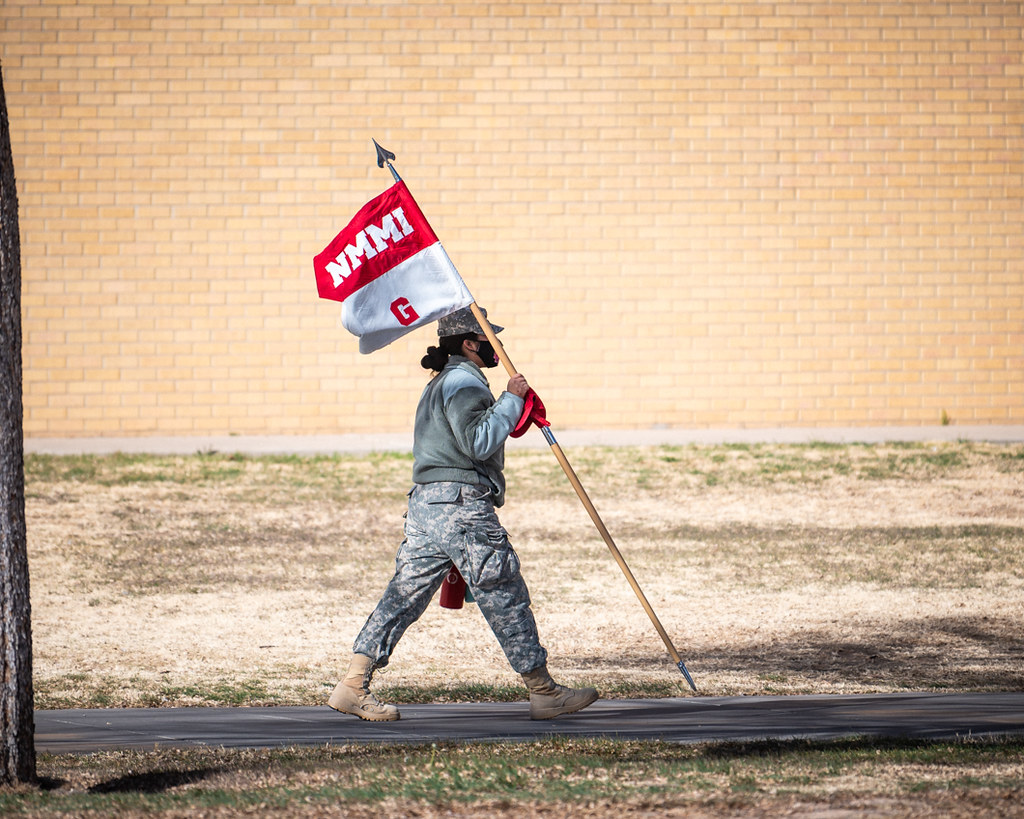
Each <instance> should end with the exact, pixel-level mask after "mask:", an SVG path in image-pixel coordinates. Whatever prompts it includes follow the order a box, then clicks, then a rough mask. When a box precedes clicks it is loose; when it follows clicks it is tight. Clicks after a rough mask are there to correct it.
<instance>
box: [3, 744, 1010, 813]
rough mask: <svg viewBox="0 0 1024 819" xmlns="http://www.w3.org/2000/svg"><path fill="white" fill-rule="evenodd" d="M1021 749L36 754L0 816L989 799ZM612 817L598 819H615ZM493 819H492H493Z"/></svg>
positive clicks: (451, 747)
mask: <svg viewBox="0 0 1024 819" xmlns="http://www.w3.org/2000/svg"><path fill="white" fill-rule="evenodd" d="M1022 753H1024V739H1022V738H1020V737H1012V738H993V739H972V740H962V741H944V742H921V741H910V740H891V739H873V738H851V739H844V740H839V741H833V742H811V741H790V742H782V741H766V742H749V743H722V744H698V745H676V744H669V743H661V742H640V741H616V740H605V739H568V738H564V737H555V738H551V739H546V740H543V741H539V742H529V743H510V744H509V743H506V744H480V743H471V744H463V743H431V744H423V745H419V746H413V747H409V746H389V745H367V746H343V747H320V748H282V749H271V750H224V749H212V748H189V749H166V750H158V751H151V752H139V751H119V752H104V753H97V754H89V755H77V756H76V755H59V756H56V755H42V756H41V757H40V759H39V773H40V777H41V783H40V786H39V787H35V788H30V787H23V788H20V789H16V790H11V789H8V790H6V791H0V813H2V814H3V815H5V816H7V815H11V816H16V815H29V814H30V815H34V816H59V815H67V814H83V813H88V812H95V813H100V814H109V813H119V814H121V813H126V814H129V815H130V814H160V813H175V814H179V815H180V814H181V813H184V812H200V811H205V810H217V811H218V812H225V813H226V814H227V815H239V814H242V813H247V812H252V811H255V810H263V811H265V810H268V809H271V810H275V811H279V812H287V811H289V810H298V809H300V808H301V809H303V810H310V809H312V810H332V811H334V812H335V813H337V814H343V813H344V812H345V810H347V809H352V808H356V807H357V806H358V807H360V808H363V809H369V810H372V809H374V808H375V807H377V808H379V809H382V810H383V809H387V810H390V811H394V810H395V809H396V807H398V806H408V807H409V808H410V809H414V808H415V806H421V807H426V806H430V807H431V808H432V809H434V810H438V809H440V808H443V807H444V806H451V807H452V808H453V809H458V806H463V807H465V806H472V805H481V806H497V807H499V808H501V807H502V806H504V807H506V808H510V807H511V806H513V805H524V804H533V805H563V806H565V807H566V808H567V809H570V810H571V809H572V806H582V805H589V806H594V805H598V804H600V805H603V806H605V807H606V808H609V809H614V808H615V807H616V806H618V807H623V806H638V805H647V806H655V805H661V806H667V805H673V806H677V807H680V808H684V807H687V806H691V807H696V806H704V807H707V806H709V805H719V806H724V805H727V804H728V805H732V806H735V805H736V801H735V800H736V799H737V798H739V799H740V800H741V803H742V804H747V805H761V806H763V807H770V806H771V805H772V804H773V803H774V802H775V800H777V799H778V798H779V795H780V794H785V795H798V796H799V797H800V799H801V801H803V802H811V803H813V802H818V801H820V802H823V803H827V802H828V800H829V799H830V798H831V797H832V796H834V794H835V792H836V791H837V790H840V789H842V790H844V791H846V792H849V793H851V794H853V795H855V796H857V797H858V798H864V797H870V796H874V795H880V794H886V795H892V794H895V795H897V796H900V797H904V798H910V799H913V798H918V799H921V798H924V799H927V798H928V797H929V796H931V795H934V794H936V793H939V794H942V795H948V794H949V793H951V792H953V793H955V792H957V791H960V790H969V791H970V792H971V793H972V796H973V797H974V799H975V800H976V801H977V799H978V795H979V794H981V796H982V798H983V797H984V794H985V792H986V791H992V798H993V800H994V801H998V800H999V799H1001V798H1003V794H1004V793H1005V792H1006V791H1007V789H1009V790H1010V791H1011V792H1012V790H1013V789H1019V788H1020V787H1021V784H1022V783H1021V765H1020V760H1021V755H1022ZM613 814H614V810H609V812H608V813H607V814H605V813H601V814H598V815H613ZM502 815H504V814H502Z"/></svg>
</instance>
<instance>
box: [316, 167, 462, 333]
mask: <svg viewBox="0 0 1024 819" xmlns="http://www.w3.org/2000/svg"><path fill="white" fill-rule="evenodd" d="M313 271H314V273H315V274H316V286H317V291H318V292H319V294H320V297H321V298H325V299H333V300H335V301H340V302H341V303H342V304H341V323H342V325H343V326H344V327H345V329H346V330H348V331H349V332H350V333H352V334H353V335H356V336H358V337H359V352H361V353H372V352H373V351H374V350H379V349H380V348H381V347H386V346H387V345H388V344H390V343H391V342H392V341H394V340H395V339H397V338H400V337H402V336H403V335H405V334H406V333H408V332H411V331H412V330H414V329H416V328H417V327H421V326H422V325H424V324H429V323H430V322H432V321H437V320H438V319H439V318H443V317H444V316H447V315H448V314H449V313H454V312H455V311H456V310H459V309H461V308H463V307H468V306H469V305H470V304H472V303H473V296H472V295H471V294H470V292H469V289H468V288H467V287H466V285H465V283H464V282H463V281H462V277H461V276H459V273H458V271H457V270H456V269H455V265H453V264H452V262H451V259H449V258H448V254H447V253H445V250H444V248H443V247H442V246H441V243H440V241H438V238H437V236H436V235H435V234H434V231H433V230H432V229H431V227H430V225H429V224H428V223H427V220H426V218H425V217H424V216H423V213H422V211H420V209H419V206H418V205H417V204H416V201H415V200H414V199H413V198H412V194H410V193H409V189H408V188H406V186H405V183H404V182H397V183H395V184H394V185H393V186H392V187H390V188H388V189H387V190H386V191H384V193H382V194H381V195H380V196H378V197H377V198H376V199H373V200H372V201H370V202H368V203H367V204H365V205H364V206H363V207H362V208H361V209H360V210H359V212H358V213H357V214H356V215H355V217H354V218H353V219H352V221H351V222H349V224H348V226H347V227H345V228H344V229H343V230H342V231H341V233H339V234H338V235H337V236H336V237H334V241H332V242H331V243H330V244H329V245H327V247H326V248H325V249H324V250H323V251H322V252H321V253H319V254H318V255H317V256H315V257H314V259H313Z"/></svg>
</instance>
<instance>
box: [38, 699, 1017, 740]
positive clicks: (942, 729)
mask: <svg viewBox="0 0 1024 819" xmlns="http://www.w3.org/2000/svg"><path fill="white" fill-rule="evenodd" d="M400 709H401V713H402V718H401V719H400V720H398V721H397V722H364V721H362V720H359V719H357V718H355V717H351V716H348V715H346V714H339V713H336V712H335V711H332V710H330V709H329V708H327V707H326V706H320V707H302V706H292V707H277V708H150V709H142V708H140V709H89V710H83V709H78V710H68V711H37V712H36V715H35V719H36V749H37V750H38V751H42V752H48V753H80V752H90V751H99V750H108V749H116V748H139V749H143V748H156V747H188V746H213V747H225V748H273V747H283V746H288V745H306V746H312V745H321V746H322V745H346V744H363V743H389V744H410V745H415V744H424V743H429V742H440V741H461V742H503V741H511V742H522V741H531V740H538V739H543V738H545V737H551V736H572V737H614V738H618V739H640V740H663V741H667V742H680V743H695V742H718V741H727V740H733V741H740V740H764V739H794V738H809V739H816V740H827V739H835V738H839V737H849V736H872V737H909V738H915V739H927V740H933V739H946V738H954V737H966V736H975V737H977V736H995V735H1004V734H1006V735H1016V736H1024V693H994V694H916V693H911V694H864V695H852V696H778V697H685V698H673V699H656V700H599V701H598V702H596V703H595V704H594V705H592V706H591V707H590V708H587V709H586V710H584V711H581V712H579V713H577V714H571V715H569V716H566V717H562V718H560V719H556V720H548V721H532V720H531V719H530V718H529V706H528V704H527V703H526V702H516V703H454V704H443V705H404V706H401V705H400Z"/></svg>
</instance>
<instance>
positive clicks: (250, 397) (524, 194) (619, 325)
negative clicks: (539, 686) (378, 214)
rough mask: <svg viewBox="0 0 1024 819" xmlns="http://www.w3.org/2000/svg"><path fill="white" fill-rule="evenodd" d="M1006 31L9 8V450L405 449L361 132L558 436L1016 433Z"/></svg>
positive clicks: (608, 6)
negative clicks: (16, 385) (582, 431)
mask: <svg viewBox="0 0 1024 819" xmlns="http://www.w3.org/2000/svg"><path fill="white" fill-rule="evenodd" d="M1022 5H1024V4H1021V3H999V2H991V3H983V2H978V3H952V4H950V3H915V2H885V3H871V2H865V3H859V2H835V3H773V2H732V3H711V2H707V3H646V2H589V3H565V4H557V3H548V2H533V0H526V2H518V3H508V4H484V3H420V2H412V3H395V2H373V3H345V2H320V0H308V1H307V2H299V0H280V2H231V1H230V0H229V1H228V2H197V1H196V0H159V1H157V0H140V1H138V2H134V1H133V2H128V1H127V0H107V1H106V2H104V1H103V0H4V2H3V5H2V8H0V59H2V65H3V73H4V82H5V88H6V92H7V100H8V107H9V114H10V122H11V129H12V137H13V142H14V146H13V147H14V151H15V163H16V169H17V175H18V183H19V190H20V204H21V238H22V262H23V278H24V299H23V303H24V311H25V321H24V357H25V408H26V420H25V430H26V434H27V435H28V436H30V437H48V436H87V435H88V436H93V435H146V434H155V433H159V434H207V433H218V434H226V433H239V434H261V433H275V434H276V433H328V432H330V433H350V432H364V431H381V432H387V431H400V430H405V429H408V427H409V425H410V423H411V421H410V418H411V413H412V408H413V405H414V403H415V400H416V397H417V395H418V392H419V389H420V386H421V385H422V383H423V381H424V377H425V374H424V372H423V371H422V370H420V368H419V366H418V360H419V357H420V355H421V353H422V350H423V348H424V347H425V345H426V343H427V342H428V340H430V338H432V334H431V332H430V331H428V330H421V331H417V332H416V333H415V334H413V335H412V336H410V337H408V339H407V340H403V341H401V342H398V343H397V344H395V345H393V346H392V347H390V348H388V349H386V350H383V351H381V352H379V353H375V354H373V355H371V356H368V357H367V356H360V355H359V354H358V353H357V352H356V341H355V339H354V338H352V337H350V336H349V335H348V334H347V333H346V332H345V331H344V330H343V329H342V328H341V327H340V325H339V322H338V312H339V311H338V309H337V306H336V305H335V304H333V303H330V302H325V301H320V300H318V299H317V297H316V290H315V286H314V281H313V274H312V257H313V255H314V254H316V253H317V252H319V251H320V250H321V249H322V248H323V247H324V246H325V245H326V244H327V242H328V241H329V240H330V239H331V238H332V237H333V236H334V234H335V233H336V232H337V230H338V229H339V228H340V227H341V226H342V225H343V224H344V223H345V222H347V221H348V219H349V218H350V217H351V215H352V214H353V213H354V212H355V210H356V209H357V208H358V207H359V206H360V205H362V204H363V202H365V201H366V200H368V199H369V198H371V197H372V196H374V195H375V194H376V193H378V192H379V191H381V190H383V189H384V188H385V187H386V186H387V185H388V184H389V183H390V178H389V176H388V175H387V174H386V172H384V171H380V170H378V169H377V167H376V165H375V164H374V162H373V153H372V146H371V143H370V139H371V137H376V138H377V139H378V140H379V141H380V142H381V143H382V144H383V145H385V146H387V147H389V148H391V149H392V150H394V151H395V152H396V153H397V154H398V163H397V165H398V167H399V169H400V170H401V171H402V172H403V174H404V176H405V178H406V181H407V182H408V183H409V186H410V188H411V189H412V190H413V192H414V193H415V194H416V195H417V198H418V200H419V202H420V204H421V206H422V207H423V209H424V211H425V212H426V214H427V216H428V218H430V220H431V222H432V223H433V226H434V228H435V229H436V231H437V232H438V234H439V235H440V236H441V238H442V241H443V242H444V244H445V246H446V248H447V250H448V252H449V255H450V256H451V257H452V258H453V260H454V261H455V263H456V265H457V266H458V267H459V269H460V270H461V272H462V274H463V276H464V278H465V279H466V281H467V283H468V284H469V286H470V288H471V289H472V290H473V292H474V294H475V295H476V297H477V299H478V300H479V301H480V302H481V304H483V305H484V306H486V307H487V308H488V309H489V310H490V311H491V313H492V316H493V317H494V318H495V319H496V320H498V321H500V322H501V323H503V324H505V325H507V326H508V328H509V329H508V330H507V331H506V333H505V335H504V340H505V343H506V346H507V348H508V351H509V353H510V354H511V356H512V359H513V360H514V361H515V362H516V363H517V364H518V365H519V367H520V369H522V370H523V371H524V372H525V373H526V374H527V375H528V376H529V377H530V379H531V381H532V382H533V383H534V385H535V386H536V387H537V388H538V391H539V392H540V393H541V395H543V396H544V398H545V402H546V404H547V405H548V409H549V414H550V415H551V416H552V418H553V420H554V421H555V422H556V424H557V425H558V426H559V427H561V428H593V429H600V428H617V427H635V428H648V427H652V426H666V427H742V426H750V427H760V426H775V425H779V426H836V425H840V426H846V425H883V424H892V425H921V424H925V425H930V424H937V423H939V419H940V416H941V414H942V412H943V411H945V412H947V413H948V415H949V417H950V418H951V419H952V420H953V422H954V423H961V424H1020V423H1024V352H1022V349H1024V347H1022V345H1024V262H1022V257H1024V238H1022V237H1024V159H1022V157H1024V153H1022V149H1024V138H1022V126H1024V67H1022V57H1024V32H1022V26H1024V8H1022ZM495 372H496V373H497V371H495ZM493 380H494V381H495V382H503V380H504V379H503V377H502V376H501V375H500V374H497V375H496V376H495V379H493Z"/></svg>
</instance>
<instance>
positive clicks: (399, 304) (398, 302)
mask: <svg viewBox="0 0 1024 819" xmlns="http://www.w3.org/2000/svg"><path fill="white" fill-rule="evenodd" d="M391 312H392V313H394V314H395V318H396V319H398V323H399V324H401V325H402V326H403V327H408V326H409V325H410V324H412V323H413V322H414V321H419V318H420V315H419V313H417V312H416V310H415V308H414V307H413V306H412V305H411V304H409V300H408V299H407V298H405V297H404V296H403V297H402V298H399V299H395V300H394V301H393V302H391Z"/></svg>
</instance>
